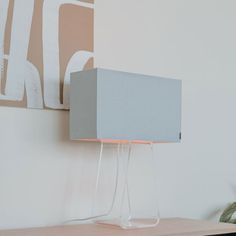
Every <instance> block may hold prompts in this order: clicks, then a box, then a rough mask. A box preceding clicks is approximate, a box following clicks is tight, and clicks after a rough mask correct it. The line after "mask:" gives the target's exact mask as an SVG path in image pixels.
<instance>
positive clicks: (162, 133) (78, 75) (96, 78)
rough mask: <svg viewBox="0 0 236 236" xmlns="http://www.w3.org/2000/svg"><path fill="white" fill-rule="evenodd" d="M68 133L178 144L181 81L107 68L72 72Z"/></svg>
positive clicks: (76, 137)
mask: <svg viewBox="0 0 236 236" xmlns="http://www.w3.org/2000/svg"><path fill="white" fill-rule="evenodd" d="M70 137H71V139H73V140H87V141H95V140H97V141H105V142H106V141H107V142H109V141H111V142H116V141H129V142H130V141H136V142H139V141H140V142H179V141H180V139H181V81H180V80H174V79H167V78H161V77H156V76H147V75H141V74H133V73H127V72H120V71H114V70H106V69H92V70H87V71H80V72H75V73H72V75H71V90H70Z"/></svg>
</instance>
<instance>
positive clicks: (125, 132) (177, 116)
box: [70, 68, 181, 229]
mask: <svg viewBox="0 0 236 236" xmlns="http://www.w3.org/2000/svg"><path fill="white" fill-rule="evenodd" d="M70 138H71V139H72V140H78V141H84V142H99V143H100V144H101V148H100V156H99V163H98V170H97V180H96V186H95V198H94V202H95V203H96V204H98V202H97V200H96V193H97V188H98V184H99V181H100V179H99V178H100V174H101V164H102V157H103V152H104V146H105V145H109V144H111V145H112V147H114V146H116V149H115V150H116V157H117V162H116V163H117V168H116V178H115V179H116V180H115V187H114V193H113V197H112V200H111V204H110V207H109V209H108V210H107V211H106V212H100V213H97V214H94V215H91V217H89V218H85V219H72V220H71V221H80V220H86V219H94V220H95V221H96V222H98V223H103V224H111V225H118V226H120V227H121V228H123V229H129V228H143V227H151V226H155V225H157V224H158V222H159V218H160V216H159V213H158V205H157V204H155V205H153V209H154V212H155V213H153V214H152V215H151V216H147V214H146V215H145V214H144V215H143V216H141V215H139V216H135V215H134V213H133V212H135V210H134V209H133V207H132V206H133V204H132V201H133V200H132V199H131V194H130V192H132V186H130V184H129V170H130V159H131V157H132V159H135V156H134V155H132V153H133V147H134V146H135V145H147V146H148V147H149V150H150V153H151V155H154V153H153V144H155V143H174V142H180V140H181V81H180V80H175V79H168V78H162V77H156V76H148V75H142V74H136V73H127V72H121V71H114V70H107V69H100V68H97V69H91V70H85V71H79V72H75V73H72V74H71V89H70ZM124 159H125V160H126V161H125V162H124ZM122 161H123V163H125V164H124V165H121V164H119V163H121V162H122ZM150 165H151V166H153V163H150ZM122 166H123V167H122ZM121 168H123V170H122V171H121V173H122V175H123V182H122V184H121V185H122V188H121V190H120V191H122V193H121V194H118V188H117V186H118V173H120V169H121ZM153 173H154V175H153V177H154V178H155V169H154V170H153ZM153 173H150V175H152V174H153ZM156 188H157V186H155V185H154V186H153V189H154V190H156ZM119 195H120V196H121V197H120V200H119V201H117V198H118V196H119ZM133 199H134V198H133ZM115 202H119V205H120V206H119V209H120V210H119V214H117V215H116V216H114V215H113V216H111V215H112V214H111V213H112V210H113V208H114V204H115ZM124 208H125V209H126V210H124Z"/></svg>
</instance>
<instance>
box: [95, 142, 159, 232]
mask: <svg viewBox="0 0 236 236" xmlns="http://www.w3.org/2000/svg"><path fill="white" fill-rule="evenodd" d="M106 145H109V144H103V143H102V144H101V155H100V158H102V153H103V149H105V148H106ZM116 155H117V157H116V158H117V162H116V164H117V173H116V181H115V191H114V195H113V199H112V202H111V208H110V210H109V211H108V212H107V214H106V215H104V216H102V217H99V218H97V219H96V220H95V222H96V223H99V224H107V225H114V226H120V227H121V228H123V229H130V228H145V227H154V226H156V225H157V224H158V223H159V218H160V217H159V210H158V201H157V193H158V192H157V176H156V168H155V160H154V150H153V145H152V143H150V144H145V145H144V144H143V145H135V144H131V143H129V144H121V143H120V144H117V154H116ZM100 169H101V163H100V165H98V175H97V185H96V194H95V196H96V195H97V192H98V186H99V176H100ZM94 202H95V207H94V211H95V212H96V205H99V202H98V201H97V198H95V201H94ZM95 212H94V213H95ZM95 214H96V213H95Z"/></svg>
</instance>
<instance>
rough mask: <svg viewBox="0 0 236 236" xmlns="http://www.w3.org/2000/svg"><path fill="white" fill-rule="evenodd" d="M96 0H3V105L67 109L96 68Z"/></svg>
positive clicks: (0, 66)
mask: <svg viewBox="0 0 236 236" xmlns="http://www.w3.org/2000/svg"><path fill="white" fill-rule="evenodd" d="M93 9H94V0H0V69H1V70H0V106H14V107H26V108H38V109H44V108H46V109H69V83H70V73H71V72H73V71H79V70H83V69H88V68H92V67H93V38H94V35H93V27H94V22H93V20H94V19H93V17H94V10H93Z"/></svg>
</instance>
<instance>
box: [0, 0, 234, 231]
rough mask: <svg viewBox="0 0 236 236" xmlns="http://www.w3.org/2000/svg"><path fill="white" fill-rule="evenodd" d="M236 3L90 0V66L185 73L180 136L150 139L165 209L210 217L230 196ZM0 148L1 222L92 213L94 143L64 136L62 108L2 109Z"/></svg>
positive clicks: (52, 220)
mask: <svg viewBox="0 0 236 236" xmlns="http://www.w3.org/2000/svg"><path fill="white" fill-rule="evenodd" d="M235 9H236V2H235V0H148V1H139V0H120V1H117V0H97V1H96V3H95V66H98V67H104V68H112V69H118V70H124V71H129V72H137V73H144V74H151V75H159V76H166V77H171V78H177V79H181V80H182V81H183V120H182V133H183V140H182V143H180V144H157V145H155V152H156V156H157V165H156V171H157V174H158V178H159V190H160V194H159V204H160V213H161V216H162V217H175V216H179V217H189V218H197V219H198V218H200V219H211V220H217V219H218V216H219V214H220V211H221V210H222V209H223V208H224V207H225V206H226V205H227V204H228V203H230V202H232V201H235V198H236V179H235V165H236V149H235V133H236V126H235V120H236V111H235V108H234V107H235V101H236V92H235V91H236V67H235V61H236V44H235V42H236V29H235V25H236V14H235ZM142 148H143V147H139V148H137V152H138V153H139V154H140V155H141V154H142V153H143V151H142ZM0 150H1V152H0V228H1V229H4V228H19V227H20V228H21V227H32V226H46V225H54V224H59V223H60V222H62V221H64V220H65V219H68V218H69V217H74V216H77V217H83V216H86V215H88V214H89V210H90V205H91V196H92V187H91V186H92V183H93V182H94V178H95V169H96V163H97V162H96V161H97V157H98V154H99V146H98V145H96V144H85V143H77V142H71V141H69V134H68V112H66V111H50V110H29V109H17V108H7V107H0ZM106 164H107V172H109V170H110V169H111V168H109V167H111V165H112V163H111V162H110V161H109V159H106ZM141 170H142V163H141V162H140V163H138V164H137V166H136V169H135V170H134V171H135V172H137V181H139V182H140V183H141V182H142V175H140V174H139V173H140V171H141ZM144 174H147V173H144ZM141 197H142V196H138V197H137V201H138V200H139V198H141ZM147 202H149V201H147Z"/></svg>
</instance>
